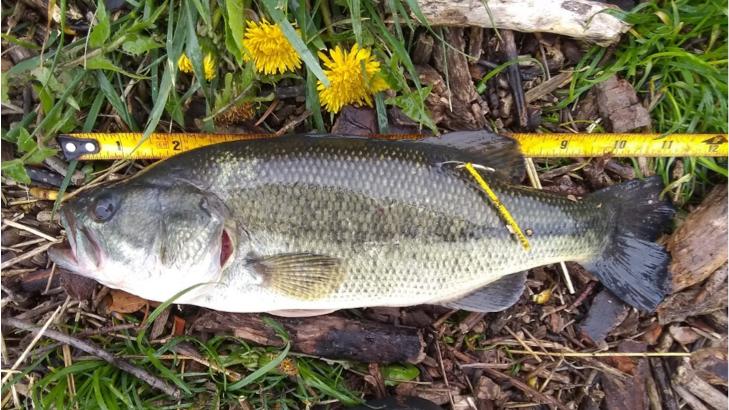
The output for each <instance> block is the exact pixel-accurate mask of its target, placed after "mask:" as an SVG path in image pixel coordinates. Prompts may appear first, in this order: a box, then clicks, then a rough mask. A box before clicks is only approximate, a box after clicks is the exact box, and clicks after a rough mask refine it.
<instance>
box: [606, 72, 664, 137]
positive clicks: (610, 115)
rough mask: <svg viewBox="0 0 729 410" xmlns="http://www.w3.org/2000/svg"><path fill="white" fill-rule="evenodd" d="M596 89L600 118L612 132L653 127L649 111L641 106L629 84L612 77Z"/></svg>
mask: <svg viewBox="0 0 729 410" xmlns="http://www.w3.org/2000/svg"><path fill="white" fill-rule="evenodd" d="M595 89H596V90H597V107H598V110H599V112H600V116H601V117H602V118H603V120H604V121H605V123H606V125H607V126H608V127H609V128H610V129H611V130H612V132H628V131H632V130H634V129H637V128H643V127H648V126H650V125H651V117H650V114H649V113H648V110H647V109H646V108H645V107H643V106H642V105H641V104H640V101H639V100H638V95H637V94H636V93H635V89H634V88H633V86H632V85H630V83H629V82H627V81H625V80H621V79H618V78H617V77H616V76H612V77H610V78H608V79H607V80H605V81H603V82H602V83H600V84H598V85H597V86H596V87H595Z"/></svg>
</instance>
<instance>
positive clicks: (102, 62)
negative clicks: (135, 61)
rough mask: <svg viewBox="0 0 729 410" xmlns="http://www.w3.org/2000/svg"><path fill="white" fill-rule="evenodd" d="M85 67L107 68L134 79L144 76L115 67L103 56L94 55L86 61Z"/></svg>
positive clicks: (94, 68)
mask: <svg viewBox="0 0 729 410" xmlns="http://www.w3.org/2000/svg"><path fill="white" fill-rule="evenodd" d="M86 68H87V69H89V70H107V71H114V72H116V73H120V74H124V75H125V76H127V77H131V78H134V79H135V80H143V79H145V78H146V77H144V76H141V75H136V74H134V73H130V72H129V71H125V70H122V69H121V68H119V67H117V66H116V64H114V63H112V62H111V60H109V59H108V58H106V57H104V56H96V57H94V58H92V59H90V60H88V61H86Z"/></svg>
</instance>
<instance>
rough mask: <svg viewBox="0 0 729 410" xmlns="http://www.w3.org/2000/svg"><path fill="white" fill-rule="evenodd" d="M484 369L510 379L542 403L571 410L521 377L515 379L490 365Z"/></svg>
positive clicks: (488, 372)
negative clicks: (523, 380) (491, 367)
mask: <svg viewBox="0 0 729 410" xmlns="http://www.w3.org/2000/svg"><path fill="white" fill-rule="evenodd" d="M483 371H484V373H487V374H489V375H490V376H491V377H496V378H498V379H502V380H507V381H509V383H511V385H512V386H514V387H516V388H517V389H519V390H521V391H522V392H524V394H526V395H528V396H529V397H532V398H533V399H535V400H540V401H541V403H543V404H551V405H552V406H555V407H557V408H559V409H561V410H569V407H567V406H565V405H564V404H562V403H560V402H559V401H557V400H556V399H555V398H553V397H550V396H547V395H546V394H544V393H542V392H540V391H538V390H536V389H534V388H532V387H531V386H529V385H528V384H526V383H524V382H522V381H521V380H519V379H515V378H513V377H511V376H509V375H506V374H504V373H501V372H500V371H497V370H494V369H490V368H488V367H484V368H483Z"/></svg>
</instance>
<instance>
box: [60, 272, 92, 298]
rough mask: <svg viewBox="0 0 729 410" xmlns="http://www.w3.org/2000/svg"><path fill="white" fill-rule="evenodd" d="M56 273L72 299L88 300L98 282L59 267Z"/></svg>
mask: <svg viewBox="0 0 729 410" xmlns="http://www.w3.org/2000/svg"><path fill="white" fill-rule="evenodd" d="M56 275H58V276H59V277H60V280H61V286H62V287H63V290H65V291H66V293H67V294H68V295H69V296H71V297H72V298H74V299H78V300H90V299H91V297H92V296H93V294H94V290H95V289H96V285H97V284H98V283H97V282H96V281H95V280H93V279H90V278H87V277H85V276H81V275H77V274H75V273H71V272H69V271H66V270H62V269H59V271H58V272H56Z"/></svg>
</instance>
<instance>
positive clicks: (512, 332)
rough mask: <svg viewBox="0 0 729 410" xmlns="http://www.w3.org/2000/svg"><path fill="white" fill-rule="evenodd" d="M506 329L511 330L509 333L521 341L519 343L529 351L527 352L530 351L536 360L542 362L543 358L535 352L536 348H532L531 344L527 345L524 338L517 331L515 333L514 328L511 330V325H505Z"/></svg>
mask: <svg viewBox="0 0 729 410" xmlns="http://www.w3.org/2000/svg"><path fill="white" fill-rule="evenodd" d="M504 329H506V331H507V332H509V334H510V335H511V337H513V338H514V339H516V341H517V342H519V344H520V345H521V346H522V347H523V348H524V349H526V351H527V352H528V353H529V354H531V355H532V356H534V359H535V360H536V361H537V362H538V363H541V362H542V359H541V358H540V357H539V355H537V354H536V353H535V352H534V350H532V348H530V347H529V345H527V344H526V343H524V340H522V338H520V337H519V336H517V335H516V333H514V331H513V330H511V329H510V328H509V326H504Z"/></svg>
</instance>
